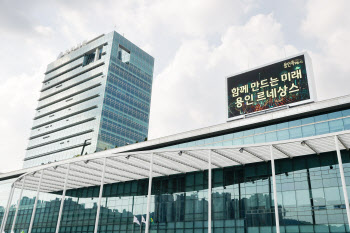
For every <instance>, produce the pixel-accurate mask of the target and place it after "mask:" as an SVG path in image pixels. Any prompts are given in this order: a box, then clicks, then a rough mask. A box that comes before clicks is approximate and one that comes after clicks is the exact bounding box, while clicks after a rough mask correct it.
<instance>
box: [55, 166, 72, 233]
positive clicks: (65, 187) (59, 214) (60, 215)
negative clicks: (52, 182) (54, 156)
mask: <svg viewBox="0 0 350 233" xmlns="http://www.w3.org/2000/svg"><path fill="white" fill-rule="evenodd" d="M69 170H70V163H69V164H68V168H67V171H66V177H65V179H64V185H63V193H62V198H61V204H60V210H59V212H58V219H57V224H56V233H58V232H59V230H60V225H61V217H62V211H63V204H64V199H65V198H66V190H67V183H68V176H69Z"/></svg>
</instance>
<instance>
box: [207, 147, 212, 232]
mask: <svg viewBox="0 0 350 233" xmlns="http://www.w3.org/2000/svg"><path fill="white" fill-rule="evenodd" d="M211 153H212V151H211V150H209V155H208V233H211V207H212V201H211V195H212V192H211V189H212V178H211V177H212V174H211V172H212V171H211Z"/></svg>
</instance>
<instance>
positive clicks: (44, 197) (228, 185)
mask: <svg viewBox="0 0 350 233" xmlns="http://www.w3.org/2000/svg"><path fill="white" fill-rule="evenodd" d="M342 159H343V163H344V164H343V165H344V172H345V177H346V180H347V183H348V184H349V182H350V154H349V152H347V151H343V152H342ZM275 165H276V182H277V186H276V187H277V202H278V209H279V219H280V229H281V232H293V233H298V232H300V233H304V232H305V233H306V232H309V233H311V232H323V233H325V232H327V233H328V232H329V233H330V232H349V228H348V225H347V221H346V218H347V217H346V209H345V202H344V196H343V192H342V188H341V181H340V174H339V168H338V164H337V158H336V153H335V152H329V153H323V154H321V155H319V156H317V155H310V156H303V157H296V158H293V159H281V160H276V161H275ZM70 179H72V180H73V179H74V178H70ZM96 179H98V178H97V177H96ZM347 188H348V191H350V186H348V187H347ZM147 190H148V179H144V180H134V181H129V182H122V183H114V184H106V185H105V186H104V190H103V198H102V199H101V200H102V201H101V212H100V220H99V224H98V232H101V233H102V232H103V233H113V232H124V233H125V232H144V228H145V224H143V226H142V227H143V229H140V226H139V225H138V224H134V223H133V218H134V216H136V217H137V218H138V219H139V221H140V222H141V217H142V216H144V217H146V206H147V204H146V203H147ZM98 195H99V187H98V186H96V187H86V188H80V189H74V190H67V193H66V198H65V201H64V207H63V213H62V218H61V227H60V231H59V232H62V233H63V232H77V233H87V232H94V226H95V219H96V213H97V204H98V201H97V200H98ZM17 198H18V197H17ZM34 201H35V193H34V192H32V191H24V193H23V198H22V200H21V206H20V208H19V213H18V217H17V221H16V224H15V232H16V233H17V232H18V233H20V232H25V233H26V232H27V230H28V226H29V223H30V217H31V214H32V208H33V203H34ZM60 201H61V193H40V196H39V200H38V206H37V208H36V214H35V218H34V224H33V229H32V232H55V227H56V223H57V218H58V212H59V206H60ZM13 203H15V202H14V201H13ZM14 212H15V204H13V205H12V206H11V209H10V213H9V218H8V221H7V225H6V228H5V232H6V233H7V232H10V227H11V226H12V220H13V216H14ZM150 217H151V223H150V232H159V233H165V232H187V233H190V232H191V233H200V232H202V233H204V232H207V226H208V225H207V220H208V171H201V172H192V173H187V174H179V175H172V176H167V177H158V178H154V179H153V183H152V196H151V208H150ZM212 223H213V224H212V227H213V229H212V230H213V232H215V233H217V232H220V233H221V232H237V233H238V232H241V233H270V232H271V233H272V232H275V216H274V200H273V193H272V177H271V167H270V162H262V163H255V164H247V165H245V166H234V167H226V168H220V169H213V173H212Z"/></svg>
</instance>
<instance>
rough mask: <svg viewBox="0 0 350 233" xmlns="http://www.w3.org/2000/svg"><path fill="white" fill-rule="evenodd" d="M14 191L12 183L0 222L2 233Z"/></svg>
mask: <svg viewBox="0 0 350 233" xmlns="http://www.w3.org/2000/svg"><path fill="white" fill-rule="evenodd" d="M14 192H15V185H14V184H12V186H11V191H10V193H9V198H8V200H7V205H6V211H5V214H4V216H3V217H2V223H1V227H0V232H1V233H3V232H5V227H6V222H7V216H8V213H9V211H10V207H11V202H12V198H13V193H14Z"/></svg>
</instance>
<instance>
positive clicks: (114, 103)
mask: <svg viewBox="0 0 350 233" xmlns="http://www.w3.org/2000/svg"><path fill="white" fill-rule="evenodd" d="M103 104H106V105H108V106H110V107H112V108H114V109H116V110H118V111H120V112H123V113H125V114H128V115H130V116H132V117H135V118H136V119H139V120H141V121H143V122H145V123H148V119H149V115H148V114H145V113H143V112H142V111H140V110H138V109H136V108H134V107H131V106H127V105H125V104H123V103H120V101H118V100H117V99H115V98H111V97H110V96H105V98H104V100H103Z"/></svg>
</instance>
